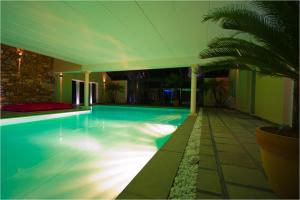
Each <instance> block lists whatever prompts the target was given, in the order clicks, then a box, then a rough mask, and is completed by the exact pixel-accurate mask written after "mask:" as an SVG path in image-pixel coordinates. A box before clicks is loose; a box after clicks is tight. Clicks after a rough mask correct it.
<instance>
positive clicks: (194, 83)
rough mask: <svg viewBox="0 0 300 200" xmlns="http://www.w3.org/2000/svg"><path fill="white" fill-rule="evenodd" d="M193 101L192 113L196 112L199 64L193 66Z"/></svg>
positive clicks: (191, 104) (191, 103)
mask: <svg viewBox="0 0 300 200" xmlns="http://www.w3.org/2000/svg"><path fill="white" fill-rule="evenodd" d="M191 69H192V71H191V102H190V106H191V108H190V115H195V114H196V96H197V74H196V72H197V71H196V70H197V64H193V65H192V66H191Z"/></svg>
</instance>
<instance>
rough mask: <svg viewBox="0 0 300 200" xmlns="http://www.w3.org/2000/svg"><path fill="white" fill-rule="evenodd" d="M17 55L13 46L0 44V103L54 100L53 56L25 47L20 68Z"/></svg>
mask: <svg viewBox="0 0 300 200" xmlns="http://www.w3.org/2000/svg"><path fill="white" fill-rule="evenodd" d="M18 58H19V55H18V54H17V53H16V48H15V47H10V46H7V45H3V44H1V87H0V91H1V98H0V102H1V104H10V103H23V102H51V101H54V100H55V93H54V90H55V79H54V73H53V72H52V71H53V70H52V69H53V66H52V63H53V58H50V57H47V56H44V55H40V54H37V53H33V52H30V51H26V50H25V51H24V55H23V56H22V63H21V68H20V72H19V70H18ZM18 72H19V73H18Z"/></svg>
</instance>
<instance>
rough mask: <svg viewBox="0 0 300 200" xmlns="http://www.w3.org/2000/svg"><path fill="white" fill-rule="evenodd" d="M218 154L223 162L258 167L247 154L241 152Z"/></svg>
mask: <svg viewBox="0 0 300 200" xmlns="http://www.w3.org/2000/svg"><path fill="white" fill-rule="evenodd" d="M218 155H219V159H220V162H221V163H222V164H228V165H236V166H242V167H252V168H256V165H255V163H254V162H253V161H252V160H251V158H250V157H249V156H248V155H247V154H244V153H239V152H236V153H233V152H219V153H218Z"/></svg>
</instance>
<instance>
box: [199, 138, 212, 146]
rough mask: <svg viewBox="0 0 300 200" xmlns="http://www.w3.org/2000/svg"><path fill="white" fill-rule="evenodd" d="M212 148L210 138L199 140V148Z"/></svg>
mask: <svg viewBox="0 0 300 200" xmlns="http://www.w3.org/2000/svg"><path fill="white" fill-rule="evenodd" d="M201 145H204V146H212V141H211V138H200V146H201Z"/></svg>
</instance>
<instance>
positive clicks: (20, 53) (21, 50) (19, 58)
mask: <svg viewBox="0 0 300 200" xmlns="http://www.w3.org/2000/svg"><path fill="white" fill-rule="evenodd" d="M16 53H17V54H18V55H19V57H18V74H20V72H21V62H22V56H23V54H24V50H23V49H21V48H17V50H16Z"/></svg>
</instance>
